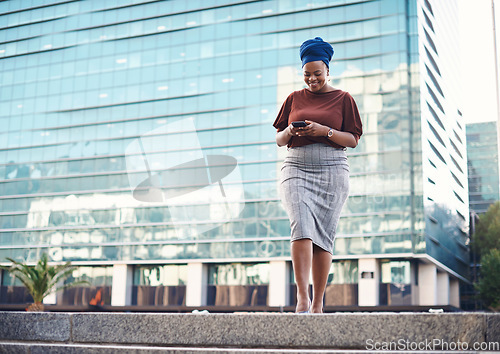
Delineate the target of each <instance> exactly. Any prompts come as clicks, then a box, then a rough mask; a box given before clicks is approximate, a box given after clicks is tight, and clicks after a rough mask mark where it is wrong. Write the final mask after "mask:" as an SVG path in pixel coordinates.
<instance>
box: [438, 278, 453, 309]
mask: <svg viewBox="0 0 500 354" xmlns="http://www.w3.org/2000/svg"><path fill="white" fill-rule="evenodd" d="M449 303H450V277H449V276H448V273H447V272H438V273H437V304H438V305H448V304H449Z"/></svg>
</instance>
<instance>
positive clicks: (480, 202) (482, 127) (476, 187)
mask: <svg viewBox="0 0 500 354" xmlns="http://www.w3.org/2000/svg"><path fill="white" fill-rule="evenodd" d="M467 166H468V170H469V207H470V209H471V211H472V210H474V211H475V212H476V213H477V214H482V213H485V212H486V211H487V210H488V208H489V206H490V205H491V204H493V203H495V202H496V201H498V200H500V194H499V179H498V137H497V122H484V123H474V124H467Z"/></svg>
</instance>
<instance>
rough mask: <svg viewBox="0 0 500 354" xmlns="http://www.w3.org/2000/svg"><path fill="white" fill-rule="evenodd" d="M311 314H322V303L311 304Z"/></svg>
mask: <svg viewBox="0 0 500 354" xmlns="http://www.w3.org/2000/svg"><path fill="white" fill-rule="evenodd" d="M310 311H311V313H323V302H321V303H319V304H316V303H314V302H313V303H312V304H311V310H310Z"/></svg>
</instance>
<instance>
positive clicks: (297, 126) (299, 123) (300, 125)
mask: <svg viewBox="0 0 500 354" xmlns="http://www.w3.org/2000/svg"><path fill="white" fill-rule="evenodd" d="M292 125H293V126H294V127H295V128H301V127H307V123H306V122H304V121H303V120H301V121H299V122H292Z"/></svg>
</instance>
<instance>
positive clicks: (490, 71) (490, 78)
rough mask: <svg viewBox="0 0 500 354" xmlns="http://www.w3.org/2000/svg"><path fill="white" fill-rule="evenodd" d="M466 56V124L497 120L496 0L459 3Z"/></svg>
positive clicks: (498, 11) (499, 27) (499, 4)
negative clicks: (493, 14)
mask: <svg viewBox="0 0 500 354" xmlns="http://www.w3.org/2000/svg"><path fill="white" fill-rule="evenodd" d="M457 1H458V2H459V11H460V15H459V16H460V17H459V20H460V37H461V41H460V46H461V49H460V50H461V53H462V73H461V75H462V79H463V91H462V105H461V110H462V113H463V115H464V118H465V121H466V123H477V122H487V121H493V120H496V119H497V117H498V109H497V101H496V97H497V88H496V82H495V55H494V39H493V38H494V37H493V16H492V0H457ZM494 2H495V3H494V5H495V13H496V14H497V16H496V21H495V22H496V26H497V37H498V38H497V43H500V0H494Z"/></svg>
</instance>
